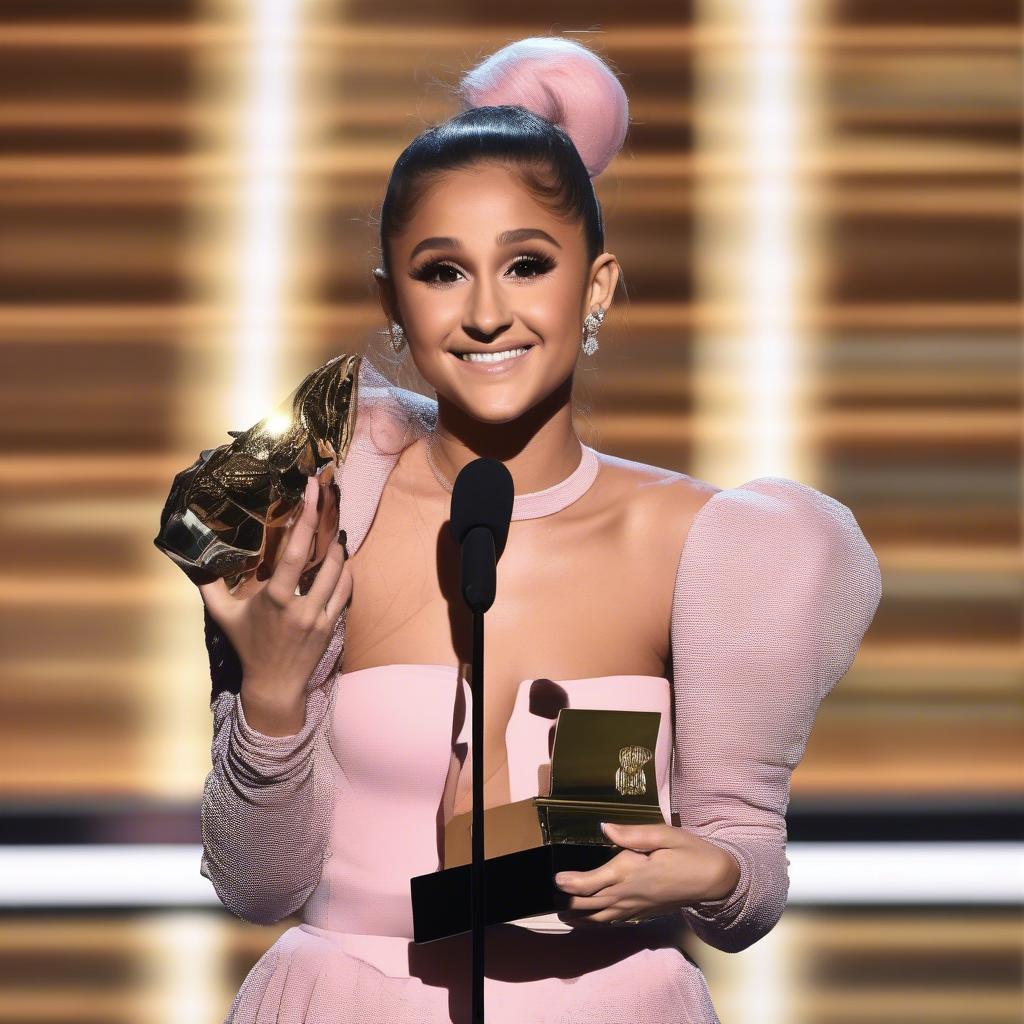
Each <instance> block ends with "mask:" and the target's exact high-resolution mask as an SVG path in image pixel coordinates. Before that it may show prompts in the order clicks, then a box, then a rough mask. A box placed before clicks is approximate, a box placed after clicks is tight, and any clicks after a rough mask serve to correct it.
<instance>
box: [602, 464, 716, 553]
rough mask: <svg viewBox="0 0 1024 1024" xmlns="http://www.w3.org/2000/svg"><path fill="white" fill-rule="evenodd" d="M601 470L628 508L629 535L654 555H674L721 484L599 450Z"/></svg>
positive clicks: (632, 540) (614, 491) (618, 498)
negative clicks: (717, 484)
mask: <svg viewBox="0 0 1024 1024" xmlns="http://www.w3.org/2000/svg"><path fill="white" fill-rule="evenodd" d="M598 456H599V458H600V460H601V467H602V472H603V473H605V474H607V478H608V482H609V486H610V487H611V489H612V491H613V493H615V494H616V498H617V500H620V501H621V503H622V507H623V508H625V509H626V510H627V523H628V527H627V535H628V537H629V540H630V544H631V546H632V544H633V543H634V542H635V543H636V544H637V545H639V546H641V547H642V548H643V549H646V550H648V551H651V552H652V553H653V555H654V556H655V558H657V559H659V560H660V559H661V558H663V557H668V558H673V559H674V558H675V556H677V555H678V553H679V552H680V551H681V550H682V546H683V544H684V542H685V540H686V535H687V533H688V532H689V529H690V525H691V524H692V522H693V519H694V517H695V516H696V515H697V513H698V512H699V511H700V510H701V508H703V507H704V504H705V502H707V501H708V500H709V499H710V498H711V497H712V495H714V494H717V493H718V492H719V491H720V490H721V488H720V487H716V486H715V485H714V484H711V483H708V482H707V481H705V480H700V479H698V478H696V477H692V476H689V475H688V474H686V473H679V472H676V471H675V470H671V469H664V468H662V467H660V466H650V465H647V464H646V463H643V462H634V461H632V460H630V459H623V458H619V457H618V456H615V455H607V454H605V453H603V452H599V453H598Z"/></svg>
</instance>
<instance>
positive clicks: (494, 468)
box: [449, 458, 515, 559]
mask: <svg viewBox="0 0 1024 1024" xmlns="http://www.w3.org/2000/svg"><path fill="white" fill-rule="evenodd" d="M514 497H515V488H514V485H513V483H512V474H511V473H510V472H509V471H508V470H507V469H506V468H505V464H504V463H503V462H499V461H498V460H497V459H490V458H480V459H474V460H473V461H472V462H467V463H466V465H465V466H463V467H462V469H461V471H460V472H459V475H458V476H457V477H456V478H455V483H454V484H453V485H452V505H451V517H450V523H449V527H450V529H451V532H452V536H453V537H454V538H455V543H456V544H457V545H461V544H462V542H463V540H465V538H466V535H467V534H468V533H469V531H470V530H472V529H473V528H474V527H477V526H484V527H486V528H487V529H488V530H490V532H491V534H492V535H493V537H494V554H495V558H496V559H497V558H500V557H501V553H502V551H504V550H505V542H506V541H507V540H508V527H509V523H510V522H511V521H512V501H513V499H514Z"/></svg>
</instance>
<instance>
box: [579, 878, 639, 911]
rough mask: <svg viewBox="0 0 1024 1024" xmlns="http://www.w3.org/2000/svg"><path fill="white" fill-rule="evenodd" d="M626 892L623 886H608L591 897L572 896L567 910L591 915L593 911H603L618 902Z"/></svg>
mask: <svg viewBox="0 0 1024 1024" xmlns="http://www.w3.org/2000/svg"><path fill="white" fill-rule="evenodd" d="M626 895H628V890H627V888H626V887H625V886H623V885H610V886H608V888H607V889H602V890H601V891H600V892H598V893H595V894H594V895H593V896H573V897H572V899H570V900H569V903H568V908H567V909H569V910H579V911H581V912H583V913H587V914H592V913H593V912H594V911H595V910H605V909H606V908H608V907H611V906H614V905H615V904H616V903H618V902H620V901H621V900H622V899H623V898H624V897H625V896H626Z"/></svg>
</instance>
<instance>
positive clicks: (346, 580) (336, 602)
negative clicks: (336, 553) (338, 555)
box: [324, 559, 352, 622]
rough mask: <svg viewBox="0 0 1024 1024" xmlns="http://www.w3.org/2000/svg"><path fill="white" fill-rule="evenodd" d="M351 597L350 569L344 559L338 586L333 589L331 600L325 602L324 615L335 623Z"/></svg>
mask: <svg viewBox="0 0 1024 1024" xmlns="http://www.w3.org/2000/svg"><path fill="white" fill-rule="evenodd" d="M351 596H352V568H351V566H349V564H348V560H347V559H346V561H345V564H344V565H343V566H342V569H341V576H340V577H339V579H338V585H337V586H336V587H335V588H334V593H333V594H332V595H331V599H330V600H329V601H328V602H327V607H326V608H325V609H324V614H325V615H326V616H327V618H328V619H330V621H331V622H337V621H338V616H339V615H341V613H342V610H343V609H344V607H345V605H346V604H348V601H349V598H350V597H351Z"/></svg>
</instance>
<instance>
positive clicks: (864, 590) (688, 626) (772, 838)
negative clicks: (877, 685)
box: [670, 477, 882, 952]
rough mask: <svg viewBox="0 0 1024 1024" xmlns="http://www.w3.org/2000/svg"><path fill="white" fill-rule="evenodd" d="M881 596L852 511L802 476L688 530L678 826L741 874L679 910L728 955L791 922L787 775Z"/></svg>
mask: <svg viewBox="0 0 1024 1024" xmlns="http://www.w3.org/2000/svg"><path fill="white" fill-rule="evenodd" d="M881 592H882V587H881V574H880V571H879V565H878V559H877V558H876V557H875V553H874V551H873V550H872V548H871V546H870V545H869V544H868V542H867V540H866V539H865V537H864V534H863V533H862V531H861V529H860V527H859V525H858V524H857V521H856V519H854V516H853V513H852V512H851V511H850V510H849V508H847V507H846V506H845V505H843V504H842V503H840V502H839V501H837V500H836V499H834V498H832V497H830V496H829V495H827V494H823V493H822V492H820V491H817V490H815V489H814V488H812V487H808V486H807V485H805V484H801V483H798V482H796V481H794V480H789V479H785V478H783V477H760V478H758V479H755V480H751V481H748V482H747V483H745V484H742V485H740V486H739V487H733V488H727V489H724V490H721V491H717V492H715V493H714V494H713V495H712V496H711V498H710V499H708V500H707V501H706V502H705V503H704V505H703V506H702V507H701V509H700V510H699V511H698V513H697V515H696V516H695V518H694V520H693V523H692V524H691V526H690V530H689V534H688V536H687V538H686V542H685V544H684V545H683V550H682V552H681V553H680V556H679V563H678V566H677V570H676V581H675V590H674V594H673V602H672V625H671V635H672V671H673V703H674V737H673V757H672V772H671V786H670V791H671V803H672V810H673V812H674V813H675V814H678V816H679V824H680V826H681V827H683V828H685V829H688V830H690V831H692V832H694V833H696V834H698V835H699V836H700V837H701V838H702V839H705V840H706V841H707V842H710V843H714V844H715V845H717V846H719V847H720V848H722V849H724V850H726V851H727V852H728V853H730V854H731V855H732V856H733V857H734V858H735V860H736V861H737V863H738V865H739V868H740V877H739V882H738V884H737V885H736V888H735V889H734V890H733V892H732V893H731V894H730V895H728V896H727V897H725V898H723V899H720V900H714V901H708V902H704V903H696V904H692V905H688V906H685V907H684V908H683V914H684V917H685V918H686V920H687V923H688V924H689V925H690V926H691V927H692V929H693V931H694V932H695V933H696V934H697V935H698V936H699V937H700V938H701V939H702V940H703V941H704V942H706V943H708V944H709V945H711V946H714V947H715V948H716V949H721V950H723V951H726V952H739V951H740V950H743V949H746V948H747V947H748V946H750V945H752V944H753V943H754V942H756V941H757V940H758V939H760V938H761V937H762V936H764V935H766V934H767V933H768V932H769V931H770V930H771V929H772V928H773V927H774V926H775V924H776V923H777V922H778V920H779V918H780V917H781V916H782V912H783V910H784V909H785V905H786V897H787V895H788V891H789V872H788V867H789V860H788V859H787V857H786V820H785V813H786V808H787V806H788V804H789V786H790V776H791V774H792V772H793V769H794V768H795V767H796V766H797V764H798V763H799V762H800V760H801V758H802V757H803V754H804V750H805V749H806V746H807V740H808V737H809V736H810V732H811V728H812V726H813V724H814V719H815V716H816V714H817V709H818V705H819V703H820V702H821V700H822V699H823V698H824V697H825V696H826V695H827V694H828V693H829V691H830V690H831V689H832V688H833V687H834V686H835V684H836V683H837V682H838V681H839V679H841V678H842V676H843V675H844V674H845V673H846V671H847V669H849V667H850V665H851V664H852V662H853V659H854V657H855V655H856V653H857V649H858V647H859V646H860V642H861V639H862V638H863V636H864V633H865V631H866V630H867V628H868V626H869V625H870V624H871V620H872V619H873V617H874V614H875V610H876V608H877V606H878V603H879V600H880V598H881Z"/></svg>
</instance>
